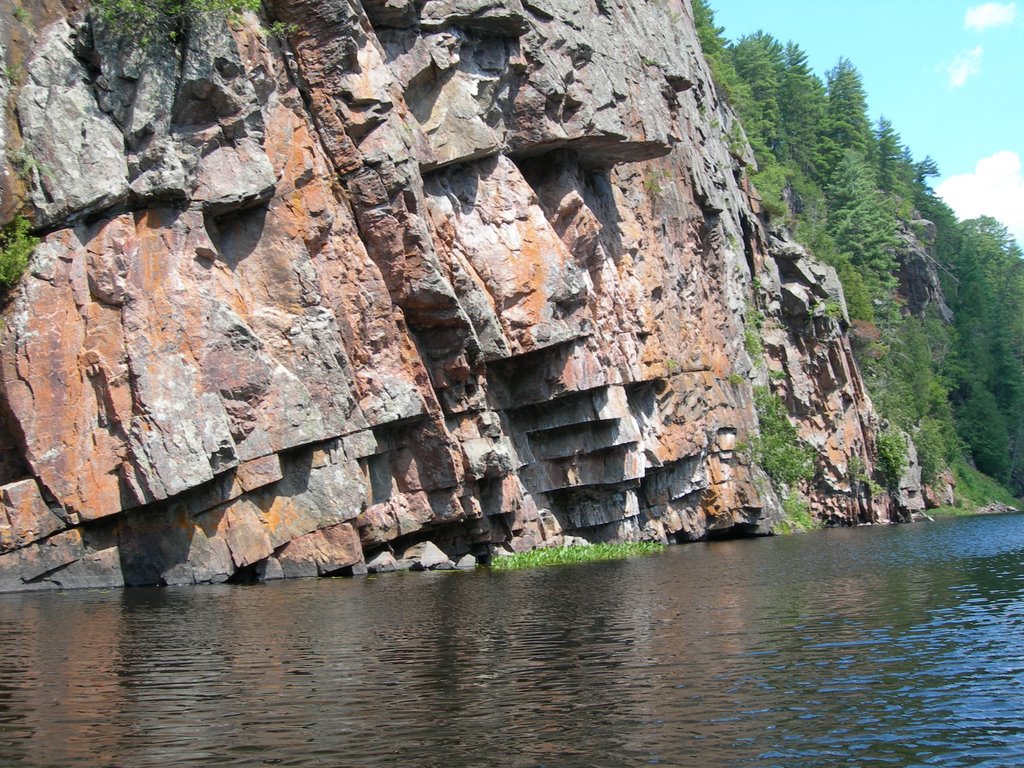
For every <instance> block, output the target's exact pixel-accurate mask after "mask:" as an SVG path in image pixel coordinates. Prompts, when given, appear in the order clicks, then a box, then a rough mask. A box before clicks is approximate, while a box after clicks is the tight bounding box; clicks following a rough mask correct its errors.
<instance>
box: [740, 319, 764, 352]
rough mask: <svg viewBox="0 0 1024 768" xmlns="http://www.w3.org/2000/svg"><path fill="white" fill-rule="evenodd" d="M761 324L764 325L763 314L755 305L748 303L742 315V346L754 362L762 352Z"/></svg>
mask: <svg viewBox="0 0 1024 768" xmlns="http://www.w3.org/2000/svg"><path fill="white" fill-rule="evenodd" d="M762 325H764V315H763V314H761V312H760V311H759V310H758V308H757V307H756V306H754V305H753V304H748V305H747V311H746V313H745V314H744V317H743V346H744V348H745V349H746V350H747V354H748V355H750V357H751V358H752V359H753V360H754V362H755V363H757V362H758V361H759V360H760V359H761V356H762V355H763V354H764V344H763V343H762V342H761V326H762Z"/></svg>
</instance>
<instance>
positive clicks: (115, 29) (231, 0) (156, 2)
mask: <svg viewBox="0 0 1024 768" xmlns="http://www.w3.org/2000/svg"><path fill="white" fill-rule="evenodd" d="M260 6H261V2H260V0H94V2H93V4H92V12H93V16H94V18H95V19H97V20H99V21H100V22H101V23H102V25H103V26H104V28H105V29H106V30H108V31H109V32H111V33H112V34H114V35H115V36H117V37H121V38H124V39H127V40H129V41H130V42H132V43H134V44H136V45H146V44H149V43H152V42H153V41H155V40H157V39H159V38H161V37H162V38H166V39H169V40H175V41H177V40H181V39H182V38H183V36H185V35H187V33H188V31H189V30H190V29H191V28H192V27H193V26H194V25H195V24H196V23H197V22H198V21H200V20H201V19H203V18H206V17H210V16H216V15H227V16H233V15H236V14H240V13H243V12H245V11H252V12H253V13H256V12H258V11H259V10H260Z"/></svg>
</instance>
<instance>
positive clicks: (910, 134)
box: [711, 0, 1024, 244]
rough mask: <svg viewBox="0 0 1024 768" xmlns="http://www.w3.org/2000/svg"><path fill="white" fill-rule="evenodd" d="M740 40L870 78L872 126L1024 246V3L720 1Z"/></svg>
mask: <svg viewBox="0 0 1024 768" xmlns="http://www.w3.org/2000/svg"><path fill="white" fill-rule="evenodd" d="M711 5H712V7H713V8H714V10H715V19H716V21H717V23H718V26H721V27H725V35H726V37H727V38H729V39H731V40H735V39H736V38H738V37H741V36H743V35H745V34H750V33H752V32H757V31H758V30H763V31H765V32H767V33H768V34H770V35H772V36H773V37H776V38H777V39H779V40H781V41H783V42H785V41H787V40H793V41H794V42H796V43H797V44H798V45H800V47H801V48H803V49H804V50H805V51H806V52H807V54H808V56H809V58H810V62H811V65H812V66H813V67H814V68H815V70H816V71H817V72H818V74H819V75H821V76H822V78H823V79H824V74H825V72H826V71H827V70H829V69H830V68H831V67H832V66H834V65H835V63H836V61H837V60H838V59H839V58H840V57H842V56H845V57H846V58H848V59H850V60H851V61H852V62H853V63H854V65H855V66H856V67H857V69H858V70H860V72H861V74H862V75H863V77H864V87H865V90H866V91H867V94H868V107H869V111H870V115H871V118H872V119H873V120H877V118H878V117H880V116H883V115H884V116H885V117H887V118H888V119H889V120H891V121H892V123H893V125H894V127H895V128H896V130H897V131H899V133H900V134H901V135H902V137H903V141H904V143H905V144H907V145H908V146H909V147H910V149H911V150H912V151H913V153H914V157H915V158H916V159H919V160H920V159H923V158H924V157H925V156H927V155H930V156H931V157H932V158H933V159H934V160H935V161H936V163H938V166H939V170H940V171H941V174H942V175H941V176H940V178H939V179H937V180H934V182H933V183H934V185H935V189H936V191H937V192H938V193H939V194H940V195H941V196H942V197H943V198H945V200H946V202H947V203H949V205H950V206H951V207H952V208H953V210H955V211H956V212H957V214H958V215H959V216H960V217H961V218H973V217H976V216H979V215H982V214H985V215H989V216H992V217H994V218H996V219H998V220H1000V221H1001V222H1002V223H1003V224H1005V225H1006V226H1007V227H1008V228H1009V229H1010V231H1011V232H1012V233H1013V234H1014V235H1015V236H1016V238H1017V240H1018V242H1020V243H1021V244H1024V170H1022V162H1024V0H1017V2H995V3H988V2H981V1H980V0H975V1H974V2H971V1H970V0H967V1H966V2H964V1H962V0H858V2H842V3H839V2H834V0H833V1H823V0H813V1H812V0H772V2H766V1H765V0H711Z"/></svg>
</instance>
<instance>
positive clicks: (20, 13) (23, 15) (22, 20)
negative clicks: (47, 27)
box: [11, 5, 32, 24]
mask: <svg viewBox="0 0 1024 768" xmlns="http://www.w3.org/2000/svg"><path fill="white" fill-rule="evenodd" d="M11 15H12V16H13V17H14V20H15V21H16V22H18V23H19V24H28V23H29V21H31V20H32V16H31V15H30V14H29V12H28V11H27V10H25V8H23V7H22V6H20V5H16V6H15V7H14V10H13V11H11Z"/></svg>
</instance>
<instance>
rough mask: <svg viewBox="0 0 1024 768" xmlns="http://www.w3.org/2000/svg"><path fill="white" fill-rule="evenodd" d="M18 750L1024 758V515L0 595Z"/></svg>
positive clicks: (567, 758)
mask: <svg viewBox="0 0 1024 768" xmlns="http://www.w3.org/2000/svg"><path fill="white" fill-rule="evenodd" d="M0 654H2V656H0V658H2V659H3V671H2V674H0V765H3V766H60V767H61V768H67V767H69V766H90V767H92V766H119V767H122V768H144V767H147V766H160V767H161V768H164V767H165V766H192V765H195V766H200V765H201V766H269V765H280V766H368V767H371V768H372V767H376V766H399V767H402V768H404V767H405V766H409V767H416V768H493V767H494V766H513V767H519V766H522V767H524V768H539V767H540V766H544V767H545V768H576V767H577V766H581V767H583V766H600V767H601V768H604V767H605V766H607V767H608V768H613V767H614V768H620V767H621V766H643V765H660V766H687V768H693V767H694V766H696V767H697V768H715V767H717V766H723V767H725V766H728V767H729V768H734V767H735V766H757V767H762V766H765V767H767V766H781V767H784V768H792V767H793V766H828V767H829V768H834V767H835V766H889V765H891V766H901V767H903V766H934V765H940V766H993V768H995V767H996V766H998V767H999V768H1005V767H1006V766H1016V765H1024V517H1022V516H1003V517H985V518H961V519H952V520H942V521H939V522H937V523H934V524H922V525H913V526H905V527H896V528H868V529H865V528H862V529H856V530H837V531H822V532H815V533H810V534H806V535H800V536H792V537H785V538H776V539H761V540H751V541H729V542H716V543H710V544H694V545H687V546H680V547H673V548H671V549H669V550H668V551H667V552H666V553H665V554H663V555H656V556H653V557H647V558H638V559H633V560H629V561H625V562H614V563H601V564H593V565H581V566H566V567H557V568H549V569H540V570H534V571H527V572H516V573H491V572H488V571H484V570H480V571H478V572H475V573H428V574H392V575H387V576H381V577H379V578H367V579H356V580H343V579H338V580H319V581H299V582H285V583H276V584H267V585H254V586H221V587H196V588H181V589H178V588H167V589H131V590H125V591H105V592H89V591H86V592H64V593H48V594H30V595H0Z"/></svg>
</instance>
